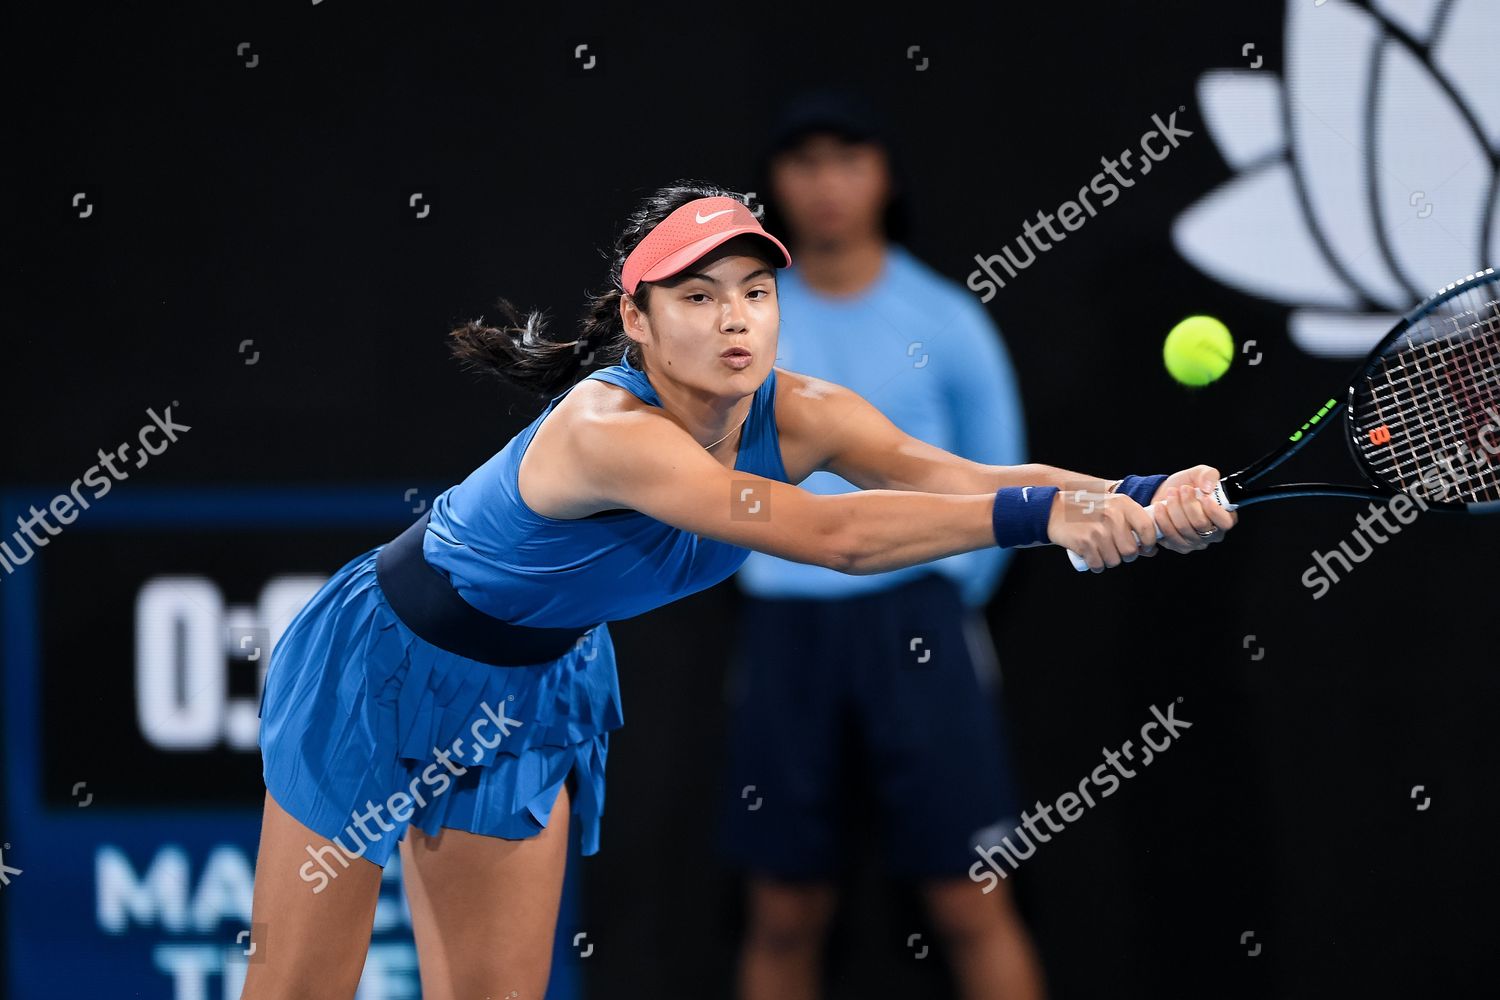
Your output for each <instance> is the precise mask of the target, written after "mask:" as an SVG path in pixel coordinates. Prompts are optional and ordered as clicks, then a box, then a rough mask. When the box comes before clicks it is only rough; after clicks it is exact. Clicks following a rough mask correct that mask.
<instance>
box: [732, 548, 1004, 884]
mask: <svg viewBox="0 0 1500 1000" xmlns="http://www.w3.org/2000/svg"><path fill="white" fill-rule="evenodd" d="M976 665H977V667H978V669H976ZM986 674H987V676H982V675H986ZM994 676H995V668H994V650H993V646H992V645H991V644H990V639H989V632H988V629H987V628H986V627H985V626H984V623H983V617H982V615H981V613H980V612H978V611H974V610H969V609H966V608H965V607H964V604H963V600H962V598H961V596H960V593H959V590H958V587H957V585H956V584H955V583H954V582H953V581H952V580H950V579H949V578H947V577H945V576H942V575H940V574H937V573H927V574H923V575H922V576H919V577H916V578H914V579H911V580H908V581H905V582H903V583H901V584H899V585H897V586H895V587H892V588H889V589H887V590H883V591H879V592H876V593H872V594H866V595H859V596H856V597H849V598H840V599H836V600H822V599H802V598H792V599H774V600H765V599H760V598H751V597H747V598H746V599H745V608H744V613H743V615H742V617H741V619H740V623H739V637H738V646H737V650H736V662H735V664H734V674H733V676H732V678H731V683H730V686H729V701H730V726H729V753H728V773H729V782H728V784H727V786H726V789H727V796H726V803H725V820H724V847H725V850H726V852H727V854H728V856H729V857H730V858H731V859H732V860H733V861H735V862H736V863H737V864H739V865H741V866H743V867H744V868H746V869H748V870H749V871H751V872H753V873H756V874H760V875H765V876H770V877H773V878H781V879H787V880H808V879H830V878H832V877H834V876H836V875H839V874H841V873H842V872H843V871H844V870H845V867H846V866H845V861H846V859H847V858H848V855H849V854H850V853H851V852H850V850H849V848H850V847H851V845H855V844H858V843H859V840H860V838H861V836H862V835H861V832H860V830H859V829H857V828H853V827H852V825H851V823H852V817H853V814H854V804H858V803H859V802H860V801H861V800H862V801H863V804H864V805H865V806H866V811H867V812H869V813H870V814H871V819H870V824H871V826H872V828H873V832H875V833H876V834H877V837H878V839H879V840H880V841H881V842H882V846H883V848H884V850H885V855H886V858H887V860H888V863H889V866H890V870H891V871H892V872H893V873H895V874H897V875H898V876H904V877H910V878H916V879H928V878H948V877H956V876H962V875H966V874H967V872H968V870H969V867H970V866H971V865H972V864H973V863H974V860H975V855H974V845H975V844H976V843H981V842H986V841H984V839H983V838H984V836H985V834H984V833H983V832H982V831H985V830H987V829H989V828H992V827H995V826H996V825H997V824H1000V823H1005V822H1007V821H1010V822H1012V823H1013V822H1014V819H1015V818H1016V815H1017V812H1018V808H1017V797H1016V791H1015V785H1014V780H1013V777H1012V773H1011V768H1010V764H1009V760H1008V757H1007V754H1006V747H1005V739H1004V736H1003V733H1002V732H1001V728H1000V720H999V715H998V712H997V708H996V703H995V693H996V692H995V688H994V685H993V684H992V683H990V682H991V680H992V679H993V678H994ZM851 793H852V794H851ZM992 839H993V838H992Z"/></svg>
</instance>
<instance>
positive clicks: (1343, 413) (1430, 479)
mask: <svg viewBox="0 0 1500 1000" xmlns="http://www.w3.org/2000/svg"><path fill="white" fill-rule="evenodd" d="M1339 417H1342V418H1343V419H1342V420H1340V419H1338V418H1339ZM1333 424H1339V425H1340V426H1341V427H1342V428H1343V434H1344V440H1345V441H1346V442H1347V443H1348V445H1349V452H1350V455H1351V456H1352V457H1353V458H1354V465H1355V467H1356V468H1357V469H1358V470H1359V472H1360V474H1361V475H1362V476H1363V477H1364V479H1365V482H1364V483H1363V484H1358V485H1354V484H1347V485H1344V484H1336V483H1280V484H1276V485H1268V484H1259V485H1253V484H1256V481H1257V480H1259V479H1261V477H1263V476H1265V475H1266V473H1268V472H1270V471H1271V470H1272V469H1274V468H1276V467H1277V466H1278V465H1280V464H1281V463H1282V462H1285V461H1286V460H1287V459H1289V458H1291V457H1292V456H1293V455H1295V454H1297V452H1299V451H1301V450H1302V449H1303V448H1304V447H1306V446H1307V443H1308V442H1309V441H1311V440H1312V439H1313V438H1314V437H1316V436H1317V435H1318V433H1319V432H1320V431H1322V430H1324V429H1325V428H1327V427H1329V426H1331V425H1333ZM1397 493H1408V494H1412V493H1415V494H1416V495H1417V496H1420V497H1421V498H1422V503H1423V504H1425V505H1426V506H1427V507H1431V508H1435V509H1439V510H1451V511H1466V512H1468V513H1471V514H1480V513H1494V512H1496V511H1500V275H1497V274H1496V273H1495V269H1494V268H1488V269H1486V270H1484V271H1481V272H1479V273H1478V274H1471V275H1469V276H1468V277H1466V278H1464V279H1463V280H1461V281H1455V282H1454V283H1453V284H1451V285H1449V286H1448V287H1446V288H1443V289H1441V290H1440V291H1438V292H1437V293H1436V294H1435V295H1433V296H1431V297H1430V298H1427V299H1425V300H1423V301H1422V302H1420V303H1418V304H1417V305H1416V306H1415V307H1413V308H1412V310H1411V311H1410V312H1408V313H1407V314H1406V315H1405V316H1403V317H1402V318H1401V320H1400V321H1399V322H1397V323H1396V325H1395V326H1394V327H1393V328H1392V329H1391V331H1390V332H1389V333H1387V334H1386V335H1385V336H1384V337H1382V338H1381V340H1380V342H1379V343H1378V344H1376V345H1375V349H1374V350H1372V351H1371V352H1370V355H1369V357H1367V358H1366V359H1365V360H1364V362H1363V363H1362V364H1361V365H1360V367H1359V368H1358V369H1357V370H1356V371H1355V372H1354V375H1353V377H1352V378H1351V379H1350V381H1349V388H1348V391H1347V393H1346V394H1345V397H1344V398H1343V399H1339V398H1338V397H1336V396H1335V397H1333V398H1330V399H1329V400H1327V401H1326V402H1324V403H1322V404H1321V405H1320V406H1318V408H1317V410H1316V411H1315V412H1314V413H1313V414H1312V416H1310V417H1308V418H1307V420H1306V421H1305V422H1304V423H1303V424H1302V426H1300V427H1298V428H1297V429H1296V430H1295V431H1293V432H1292V434H1291V435H1290V436H1289V437H1288V438H1287V439H1286V440H1285V441H1283V442H1281V444H1280V445H1279V446H1278V447H1277V448H1276V449H1274V450H1273V451H1271V452H1269V453H1268V454H1266V455H1265V456H1264V457H1262V458H1261V459H1260V460H1259V461H1257V462H1255V463H1254V464H1252V465H1247V466H1246V467H1245V468H1243V469H1241V470H1240V471H1238V472H1235V473H1231V474H1230V475H1228V476H1225V477H1224V478H1223V479H1221V480H1219V482H1218V484H1217V485H1216V486H1215V487H1214V491H1213V498H1214V500H1215V501H1217V502H1218V503H1219V504H1220V506H1222V507H1224V509H1226V510H1235V509H1237V508H1239V507H1248V506H1250V505H1251V504H1257V503H1265V502H1266V501H1268V500H1286V499H1290V498H1292V497H1351V498H1354V499H1358V500H1388V499H1390V498H1391V497H1394V496H1395V495H1396V494H1397ZM1146 509H1147V510H1149V511H1151V515H1152V517H1153V519H1154V518H1155V516H1156V505H1155V504H1152V505H1150V506H1148V507H1147V508H1146ZM1156 537H1157V538H1160V537H1161V529H1160V528H1157V531H1156ZM1068 558H1069V559H1070V560H1072V562H1073V566H1074V567H1075V568H1076V569H1079V570H1086V569H1088V568H1089V567H1088V563H1086V562H1085V561H1084V560H1083V557H1082V556H1080V555H1078V553H1076V552H1073V551H1071V550H1070V551H1069V552H1068Z"/></svg>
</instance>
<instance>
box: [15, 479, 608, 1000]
mask: <svg viewBox="0 0 1500 1000" xmlns="http://www.w3.org/2000/svg"><path fill="white" fill-rule="evenodd" d="M415 492H419V491H412V490H410V489H403V488H401V487H381V486H373V487H370V488H368V489H336V490H327V489H324V490H272V489H266V490H247V489H234V490H207V489H192V490H171V491H148V490H142V489H129V488H125V487H120V488H118V489H117V490H116V491H115V492H114V493H113V494H112V495H111V496H110V497H108V498H107V499H105V500H102V501H100V502H99V503H98V504H96V505H95V506H94V507H92V508H91V509H89V510H88V511H86V512H84V513H83V514H82V516H80V517H78V518H77V520H75V521H74V522H73V523H71V524H70V525H68V526H67V527H66V528H65V529H64V530H63V531H62V532H60V533H59V534H57V535H56V536H54V537H51V538H50V539H48V543H47V544H46V545H45V546H41V547H39V548H38V549H37V550H36V553H35V555H34V556H33V557H32V558H31V560H30V561H29V562H27V563H26V564H24V565H19V566H16V567H14V569H13V571H12V572H10V573H8V574H6V575H5V576H3V577H0V652H3V658H4V670H3V688H0V698H3V723H4V735H3V746H0V751H3V753H4V762H3V763H4V766H3V772H4V781H5V795H4V802H5V809H4V814H3V818H0V841H3V842H0V865H3V866H4V867H3V869H0V873H3V876H4V877H3V880H0V893H3V896H0V902H3V904H4V907H3V910H4V914H5V926H4V937H5V948H4V954H5V956H6V957H5V966H6V968H5V970H4V973H5V979H4V981H5V983H6V984H7V986H8V987H9V988H8V991H7V992H8V995H9V996H10V997H11V998H13V1000H42V998H46V1000H53V998H56V997H59V996H66V997H71V996H79V997H83V996H90V997H95V996H128V997H137V996H138V997H143V998H152V997H159V998H169V1000H221V998H222V1000H236V998H238V996H239V994H240V988H241V985H242V983H243V980H244V976H245V972H246V969H247V963H250V962H254V961H257V960H258V957H257V956H256V955H255V954H254V952H253V949H252V948H250V947H249V946H248V944H247V942H248V938H249V934H248V931H249V928H250V901H251V893H252V887H253V879H254V866H255V851H256V843H257V838H258V836H259V831H260V814H261V806H262V801H263V795H264V792H265V787H264V785H263V784H262V780H261V759H260V752H259V748H258V746H257V741H256V737H257V732H258V728H259V717H258V714H257V713H258V709H259V705H260V692H261V688H262V685H263V682H264V678H265V671H266V667H267V665H268V663H269V660H270V651H271V648H272V647H273V646H274V645H275V643H276V641H277V639H279V638H280V636H281V633H282V631H283V630H284V629H285V628H286V626H287V624H288V623H289V622H290V621H291V619H292V617H293V616H294V615H295V614H296V613H297V611H298V610H299V609H300V608H301V607H302V604H303V602H304V601H306V599H307V598H308V597H309V596H311V595H312V593H313V592H314V591H315V590H317V588H318V587H319V586H320V585H321V584H322V583H323V582H324V581H325V580H326V579H327V578H328V576H329V575H330V574H331V573H332V572H333V571H334V570H336V569H337V568H338V567H340V566H342V565H343V564H344V563H346V562H348V561H349V560H350V559H353V558H354V557H356V556H357V555H359V554H360V553H362V552H364V551H366V550H368V549H370V548H372V547H374V546H375V545H378V544H380V543H382V542H384V541H387V540H388V539H390V538H392V537H394V536H395V535H396V534H397V533H398V532H399V531H401V530H402V529H404V528H405V527H407V526H408V525H409V524H410V523H411V522H412V521H413V520H415V519H416V517H417V516H418V514H419V513H420V511H421V510H422V509H423V505H424V504H425V501H424V500H421V499H420V498H414V497H413V494H414V493H415ZM437 492H438V490H436V489H433V490H430V491H428V492H427V493H425V496H427V497H432V496H435V495H436V494H437ZM55 493H56V491H50V492H49V491H48V490H45V489H37V490H35V491H26V492H25V493H20V492H17V493H11V494H5V495H0V524H6V525H12V524H15V523H16V521H15V519H16V517H17V516H19V515H24V512H25V511H26V510H27V509H28V505H29V504H32V503H39V502H40V501H39V500H38V498H39V497H48V496H52V495H55ZM573 840H574V843H573V845H572V849H571V851H570V863H569V865H568V876H567V880H566V884H565V886H564V896H563V913H562V917H561V919H560V920H559V924H558V927H559V932H558V934H559V941H558V946H557V947H556V948H555V950H554V960H553V966H554V967H553V976H552V984H551V986H550V987H549V989H548V996H549V997H554V998H555V997H572V996H575V995H577V989H578V979H579V976H578V959H577V957H576V954H575V953H574V951H573V950H572V949H571V948H569V947H568V941H567V940H565V938H567V937H568V936H569V935H568V934H567V931H568V929H570V928H571V927H572V926H573V925H574V924H576V922H577V921H576V897H577V877H576V868H577V860H578V847H577V836H576V831H575V833H574V836H573ZM247 951H248V952H249V954H247ZM419 996H420V990H419V988H418V978H417V963H416V952H415V949H414V947H413V945H412V940H411V916H410V913H409V911H408V910H407V908H406V904H405V899H404V897H403V895H402V893H401V888H400V858H399V855H397V856H395V857H393V859H392V861H391V863H390V865H388V866H387V868H386V869H385V874H384V878H383V880H382V883H381V894H380V901H379V904H378V907H377V910H376V915H375V927H374V935H373V939H372V943H371V947H370V952H369V957H368V959H367V961H366V965H365V970H364V976H363V979H362V980H361V983H360V988H359V993H358V998H357V1000H414V998H416V997H419Z"/></svg>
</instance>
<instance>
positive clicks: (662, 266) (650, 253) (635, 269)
mask: <svg viewBox="0 0 1500 1000" xmlns="http://www.w3.org/2000/svg"><path fill="white" fill-rule="evenodd" d="M746 233H749V234H751V235H754V236H759V237H761V238H762V239H766V240H770V241H771V243H772V245H774V246H775V247H776V249H777V250H779V251H780V252H781V256H782V258H783V259H784V260H785V263H784V264H777V265H776V266H777V267H790V266H791V263H792V255H791V254H790V253H788V252H787V249H786V247H784V246H782V244H781V241H780V240H778V239H777V238H776V237H774V236H772V235H771V234H770V233H768V232H766V231H765V230H764V229H762V228H761V225H760V220H759V219H757V218H756V217H755V214H754V213H753V212H751V211H750V209H749V208H747V207H745V205H744V204H742V203H741V202H740V201H739V200H738V199H736V198H699V199H697V200H696V201H690V202H688V203H687V204H686V205H683V206H682V207H681V208H679V209H677V210H676V211H674V212H673V213H672V214H671V215H669V216H667V217H666V218H665V219H663V220H661V222H659V223H657V224H656V227H655V228H654V229H652V230H651V231H650V232H649V233H647V234H646V238H645V239H643V240H641V242H640V243H638V244H636V247H635V249H634V250H632V251H630V256H628V257H626V258H625V267H624V268H623V269H622V270H621V274H620V283H621V284H622V285H624V286H625V291H626V292H628V293H630V294H632V295H634V294H635V289H636V286H637V285H639V284H640V283H641V282H643V281H660V280H661V279H662V278H670V277H671V276H672V275H674V274H676V273H677V272H678V271H681V270H683V269H684V268H686V267H687V266H688V265H689V264H691V263H692V262H693V261H695V260H697V259H698V258H699V257H702V256H703V255H704V254H706V253H708V252H709V251H710V250H712V249H713V248H714V247H716V246H718V245H719V244H721V243H725V242H727V241H729V240H732V239H734V238H735V237H736V236H743V235H745V234H746Z"/></svg>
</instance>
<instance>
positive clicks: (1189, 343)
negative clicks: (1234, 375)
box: [1161, 316, 1234, 386]
mask: <svg viewBox="0 0 1500 1000" xmlns="http://www.w3.org/2000/svg"><path fill="white" fill-rule="evenodd" d="M1161 356H1162V360H1163V361H1165V362H1166V363H1167V371H1168V372H1169V373H1170V374H1171V376H1172V377H1173V378H1175V379H1176V380H1177V381H1179V382H1181V383H1182V384H1183V385H1193V386H1199V385H1208V384H1209V383H1210V382H1212V381H1214V380H1215V379H1217V378H1218V377H1219V376H1220V375H1223V374H1224V373H1225V372H1227V371H1228V370H1229V365H1230V362H1232V361H1233V360H1234V338H1233V337H1231V336H1230V335H1229V328H1228V327H1227V326H1225V325H1224V324H1223V323H1220V322H1219V321H1218V320H1216V319H1214V318H1213V317H1212V316H1189V317H1188V318H1187V319H1185V320H1183V321H1182V322H1181V323H1178V324H1177V325H1176V326H1174V327H1172V332H1171V333H1168V334H1167V342H1166V343H1165V344H1163V345H1162V350H1161Z"/></svg>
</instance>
